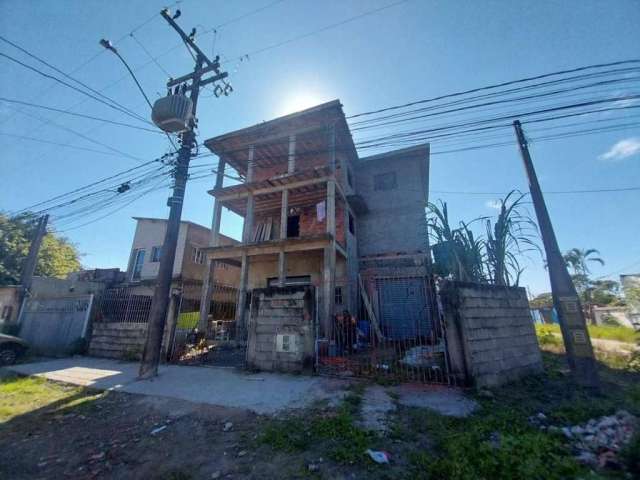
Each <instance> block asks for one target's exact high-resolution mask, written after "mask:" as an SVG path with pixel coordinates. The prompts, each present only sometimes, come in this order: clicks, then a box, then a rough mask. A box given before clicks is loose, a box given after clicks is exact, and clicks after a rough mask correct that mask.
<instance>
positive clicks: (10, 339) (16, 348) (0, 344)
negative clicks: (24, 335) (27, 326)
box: [0, 333, 29, 365]
mask: <svg viewBox="0 0 640 480" xmlns="http://www.w3.org/2000/svg"><path fill="white" fill-rule="evenodd" d="M28 349H29V344H28V343H27V342H25V341H24V340H22V339H21V338H18V337H14V336H13V335H5V334H4V333H0V365H13V364H14V363H16V360H17V359H18V358H20V357H21V356H22V355H24V354H25V352H26V351H27V350H28Z"/></svg>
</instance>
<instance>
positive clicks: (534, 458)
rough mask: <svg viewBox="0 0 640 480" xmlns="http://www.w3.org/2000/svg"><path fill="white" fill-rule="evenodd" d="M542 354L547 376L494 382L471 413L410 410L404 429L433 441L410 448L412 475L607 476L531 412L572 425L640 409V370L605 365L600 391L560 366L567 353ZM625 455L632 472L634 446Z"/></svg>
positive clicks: (462, 479) (457, 478)
mask: <svg viewBox="0 0 640 480" xmlns="http://www.w3.org/2000/svg"><path fill="white" fill-rule="evenodd" d="M544 360H545V370H546V372H547V375H544V376H540V377H534V378H529V379H526V380H524V381H521V382H517V383H513V384H510V385H508V386H504V387H501V388H499V389H495V390H493V391H492V392H493V394H494V397H493V398H492V399H483V398H477V399H476V400H477V401H478V402H479V403H480V405H481V407H480V409H479V411H477V412H476V413H474V414H473V415H472V416H470V417H468V418H463V419H459V418H450V417H443V416H440V415H437V414H435V413H433V412H429V411H426V410H417V409H411V410H405V411H404V412H403V415H404V418H403V421H404V428H409V429H410V430H412V431H413V433H414V434H422V435H427V436H428V437H429V438H430V439H431V440H432V441H433V447H432V448H431V449H425V450H420V451H413V452H412V453H411V454H410V456H409V463H410V466H409V469H410V474H409V476H408V478H416V479H418V478H429V479H452V480H467V479H468V480H471V479H476V478H491V479H496V480H501V479H505V480H506V479H511V478H519V479H539V478H545V479H561V478H587V476H589V478H602V477H598V476H597V475H591V474H589V473H588V471H587V470H586V469H585V468H584V467H583V466H581V465H579V464H578V463H576V461H575V460H574V459H573V457H572V455H571V452H570V451H569V447H568V445H567V444H566V441H565V439H564V438H563V437H562V436H561V435H558V434H552V433H547V432H545V431H541V430H539V429H538V428H536V427H534V426H532V425H531V424H530V423H529V422H528V417H529V416H532V415H535V414H537V413H538V412H543V413H544V414H545V415H546V416H547V418H548V419H549V421H550V422H551V424H553V425H556V426H567V425H575V424H579V423H584V422H586V421H587V420H589V419H591V418H594V417H600V416H602V415H610V414H612V413H614V412H615V411H616V410H618V409H621V408H624V409H626V410H628V411H630V412H631V413H633V414H634V415H640V383H639V380H640V377H639V376H638V375H633V374H630V373H628V372H626V371H616V370H612V369H609V368H606V367H604V366H601V367H602V368H601V377H602V381H603V389H602V393H601V394H599V395H594V394H593V393H592V392H590V391H588V390H584V389H582V388H580V387H578V386H577V385H575V384H574V383H573V382H572V380H571V378H570V377H567V376H566V375H564V374H562V373H561V370H562V369H563V367H564V362H563V361H562V357H560V356H558V355H553V354H547V353H545V354H544ZM398 429H399V430H400V431H401V430H402V427H399V428H398ZM637 441H638V440H637V439H636V442H637ZM624 458H625V459H628V460H626V461H627V463H628V465H629V467H628V468H629V470H630V471H633V470H632V467H631V465H632V463H633V462H635V464H636V465H638V459H639V456H638V454H637V453H636V451H635V447H634V446H633V445H632V446H630V447H628V448H627V451H626V453H625V454H624ZM612 475H613V477H612V478H624V476H623V474H620V476H619V477H616V475H618V474H617V473H613V474H612ZM607 478H609V477H607Z"/></svg>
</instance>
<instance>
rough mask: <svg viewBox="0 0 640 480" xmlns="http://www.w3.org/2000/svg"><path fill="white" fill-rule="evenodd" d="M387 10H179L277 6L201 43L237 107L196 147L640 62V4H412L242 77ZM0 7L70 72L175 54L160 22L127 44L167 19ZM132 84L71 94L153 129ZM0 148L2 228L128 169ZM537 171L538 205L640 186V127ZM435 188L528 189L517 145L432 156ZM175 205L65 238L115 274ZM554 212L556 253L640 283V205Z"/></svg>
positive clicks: (89, 74)
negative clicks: (313, 113)
mask: <svg viewBox="0 0 640 480" xmlns="http://www.w3.org/2000/svg"><path fill="white" fill-rule="evenodd" d="M391 3H395V2H394V1H393V0H388V1H376V2H365V1H328V2H314V1H311V0H283V1H281V2H277V3H275V4H274V2H270V1H269V0H262V1H255V2H253V1H251V2H249V1H246V2H221V1H207V2H204V1H196V0H184V1H183V2H181V4H180V6H179V7H180V8H181V10H182V17H181V18H180V20H179V22H180V24H181V25H182V26H183V27H184V28H185V30H189V29H190V28H191V27H192V26H197V28H198V30H199V31H201V32H202V31H204V30H206V29H209V28H211V27H214V26H216V25H220V24H224V23H226V22H227V21H229V20H232V19H236V18H237V17H239V16H242V15H243V14H245V13H247V12H251V11H253V10H255V9H257V8H259V7H261V6H267V5H269V6H268V8H265V9H264V10H263V11H261V12H259V13H256V14H255V15H251V16H247V17H246V18H244V19H241V20H237V21H233V22H231V23H228V24H227V25H225V26H222V27H220V28H219V29H218V34H217V35H216V36H215V43H214V36H213V35H207V36H203V37H200V38H199V40H198V41H199V44H200V45H201V46H202V47H203V49H204V50H205V51H207V52H208V53H210V52H211V51H212V49H215V52H216V53H217V54H220V55H221V56H222V58H223V59H226V60H229V61H228V63H226V64H225V65H224V66H225V67H226V68H228V69H229V72H230V74H231V76H230V79H231V82H232V83H233V86H234V89H235V91H234V93H233V94H232V95H231V96H229V97H228V98H219V99H216V98H215V97H211V98H202V99H201V101H200V104H199V124H200V133H201V136H200V140H203V139H205V138H209V137H211V136H214V135H218V134H221V133H224V132H227V131H230V130H234V129H237V128H242V127H245V126H248V125H251V124H254V123H257V122H260V121H262V120H268V119H271V118H274V117H276V116H278V115H280V114H283V113H287V112H290V111H292V110H293V109H295V108H296V107H307V106H311V104H313V103H320V102H323V101H327V100H331V99H334V98H339V99H340V100H341V101H342V103H343V105H344V109H345V112H346V113H347V115H349V114H355V113H359V112H362V111H368V110H372V109H376V108H380V107H384V106H390V105H396V104H400V103H405V102H408V101H413V100H418V99H422V98H427V97H432V96H436V95H441V94H446V93H450V92H453V91H456V90H465V89H469V88H474V87H477V86H482V85H486V84H492V83H496V82H501V81H506V80H511V79H515V78H519V77H525V76H530V75H536V74H540V73H545V72H550V71H555V70H562V69H565V68H571V67H578V66H582V65H587V64H594V63H601V62H610V61H615V60H621V59H628V58H634V56H635V57H637V56H638V51H639V50H638V45H640V29H638V25H640V4H639V3H638V2H637V1H634V0H629V1H623V0H618V1H615V2H596V1H566V2H560V1H539V2H519V1H515V2H507V1H502V2H500V1H483V2H445V1H439V2H438V1H426V0H409V1H406V2H404V3H401V4H399V5H396V6H393V7H391V8H388V9H385V10H383V11H381V12H379V13H376V14H372V15H368V16H364V17H362V18H360V19H357V20H355V21H353V22H349V23H346V24H344V25H341V26H338V27H336V28H332V29H328V30H326V31H324V32H321V33H318V34H315V35H312V36H309V37H307V38H303V39H300V40H298V41H294V42H291V43H288V44H285V45H283V46H281V47H279V48H272V49H269V50H266V51H264V52H262V53H256V54H251V55H250V56H249V59H248V60H246V59H245V61H243V62H237V61H236V59H238V58H239V57H241V56H242V55H243V54H245V53H247V52H255V51H257V50H259V49H260V48H262V47H265V46H270V45H274V44H277V43H280V42H283V41H285V40H288V39H290V38H294V37H297V36H299V35H302V34H305V33H307V32H310V31H314V30H316V29H319V28H322V27H324V26H326V25H329V24H333V23H336V22H339V21H341V20H343V19H346V18H350V17H353V16H355V15H358V14H359V13H362V12H365V11H368V10H371V9H373V8H376V7H378V6H384V5H388V4H391ZM1 6H2V7H3V8H2V9H3V15H2V17H1V18H0V32H1V33H2V35H4V36H6V37H7V38H8V39H10V40H12V41H15V42H17V43H19V44H20V45H22V46H23V47H25V48H27V49H29V50H30V51H32V52H33V53H36V54H37V55H39V56H41V57H44V58H46V59H47V60H48V61H50V62H51V63H53V64H54V65H56V66H58V67H59V68H61V69H62V70H64V71H66V72H71V71H74V70H75V69H76V68H77V67H78V66H80V65H82V64H84V63H85V62H86V61H87V60H88V59H90V58H92V57H94V56H95V55H96V54H99V53H100V51H101V47H100V46H99V45H98V40H99V39H100V38H103V37H104V38H109V39H111V40H116V39H119V38H123V39H122V41H120V42H119V43H118V44H117V47H118V49H119V51H120V52H121V54H122V55H123V56H124V57H125V58H126V59H127V60H128V62H129V63H130V64H131V65H132V66H133V67H134V68H136V67H137V66H139V65H141V64H144V63H147V62H148V61H149V57H148V56H147V54H146V53H145V51H144V50H143V49H142V48H141V47H140V45H139V44H138V43H137V41H139V42H140V43H142V44H143V45H144V48H146V50H147V51H149V52H150V53H151V54H152V55H154V56H155V55H157V54H160V53H162V52H165V51H167V50H169V49H170V48H171V47H174V46H175V45H177V44H178V43H179V39H178V37H177V36H176V34H175V33H174V32H173V30H172V29H171V28H170V27H169V26H168V25H167V24H166V23H165V22H164V21H163V20H162V19H161V17H160V16H159V15H158V16H157V17H156V18H154V19H153V20H152V21H150V22H149V23H147V24H146V25H144V26H143V27H141V28H140V29H139V30H137V31H135V33H134V35H135V39H134V38H132V37H130V36H128V34H129V32H130V31H131V30H132V29H133V28H134V27H136V26H138V25H140V24H141V23H142V22H144V21H146V20H147V19H149V18H150V17H151V16H152V15H153V14H154V13H156V12H159V10H160V9H161V8H162V7H163V6H165V4H164V3H163V2H156V1H144V2H142V1H134V2H132V1H120V0H111V1H109V2H103V1H57V2H42V1H24V0H23V1H14V0H3V1H2V2H1ZM174 8H175V7H174ZM136 39H137V41H136ZM0 52H4V53H7V54H11V55H14V56H16V57H18V58H21V59H24V58H25V57H24V56H21V55H19V54H18V52H16V51H15V50H14V49H12V48H11V47H9V46H8V45H6V44H0ZM158 62H159V63H160V64H161V66H162V67H163V68H164V69H166V70H168V71H169V73H171V74H172V75H174V76H179V75H182V74H184V73H187V72H188V71H190V69H191V68H192V65H193V62H192V60H191V58H190V57H189V55H188V53H187V51H186V49H184V48H177V49H175V50H173V51H172V52H171V53H169V54H167V55H164V56H161V57H160V58H159V59H158ZM0 63H1V64H2V68H1V69H0V94H1V96H3V97H8V98H13V99H19V100H24V101H32V102H35V103H39V104H45V105H48V106H51V107H55V108H62V109H66V108H68V107H70V106H72V105H74V104H77V103H79V102H81V101H83V99H84V97H83V96H81V95H80V94H77V93H75V92H73V91H70V90H68V89H66V88H64V87H62V86H55V85H54V84H53V82H51V81H49V80H47V79H44V78H42V77H39V76H37V75H36V74H34V73H33V72H29V71H27V70H24V69H22V68H20V67H19V66H17V65H13V64H11V63H10V62H8V61H7V60H6V59H4V58H0ZM30 63H33V62H30ZM124 74H125V72H124V70H123V67H122V65H121V64H120V63H119V62H118V61H117V59H116V58H115V57H113V56H112V55H109V54H107V53H101V54H99V55H98V56H97V57H96V58H95V59H94V60H92V61H91V62H89V63H88V64H86V65H85V66H84V67H82V68H80V69H79V70H77V71H76V72H75V73H74V76H76V77H77V78H78V79H80V80H82V81H84V82H86V83H87V84H89V85H91V86H92V87H93V88H96V89H98V90H101V89H102V88H104V87H106V86H109V88H108V89H107V90H105V92H104V93H105V94H107V95H109V96H110V97H112V98H114V99H116V100H117V101H119V102H120V103H122V104H124V105H127V106H128V107H130V108H132V109H133V110H135V111H136V112H138V113H140V114H143V115H145V116H147V115H148V108H147V107H146V104H145V103H144V100H143V99H142V97H141V96H140V94H139V92H138V91H137V90H136V88H135V85H134V84H133V83H132V81H131V79H130V78H124V79H123V80H121V81H119V82H118V83H115V84H114V82H116V81H117V80H119V79H120V78H121V77H123V76H124ZM136 74H137V75H138V78H139V80H140V82H141V83H142V85H143V86H144V88H145V90H146V91H147V93H148V94H149V95H150V96H151V97H152V98H155V97H157V95H158V94H160V95H162V94H164V91H165V90H164V84H165V82H166V75H165V74H164V73H163V72H162V71H161V69H160V68H159V67H158V66H157V65H155V64H153V63H151V64H150V65H149V66H147V67H145V68H142V69H140V70H137V71H136ZM112 84H113V85H112ZM636 93H637V88H636ZM13 108H14V107H13V106H8V105H6V104H4V103H0V132H2V133H10V134H14V135H16V134H17V135H27V136H31V137H37V138H39V139H42V140H46V141H50V142H58V143H68V142H70V143H71V145H74V146H79V147H85V148H93V149H101V150H104V148H103V147H98V146H96V145H95V144H92V143H90V142H87V141H86V140H83V139H80V138H77V137H75V136H74V135H72V134H70V133H69V132H68V131H65V130H62V129H60V128H54V127H52V126H51V125H42V124H41V122H39V121H37V120H34V118H33V117H29V116H25V115H23V114H21V113H16V112H15V111H14V110H13ZM21 108H22V107H21ZM25 111H26V112H28V113H29V114H30V115H37V116H39V117H42V118H49V119H53V120H54V122H56V123H58V124H60V125H63V126H66V127H69V128H73V129H75V130H77V131H80V132H82V133H84V134H86V135H87V136H90V137H91V138H94V139H96V140H98V141H100V142H102V143H104V144H107V145H110V146H112V147H113V148H117V149H119V150H122V151H125V152H127V153H129V154H131V155H134V156H136V157H140V158H144V159H152V158H155V157H157V156H159V155H161V154H163V153H164V152H165V151H166V148H167V145H166V143H167V142H166V139H164V138H163V137H162V136H160V135H155V134H152V133H148V132H142V131H137V130H132V129H128V128H121V127H117V126H110V125H103V124H100V123H94V122H90V121H88V120H82V119H77V118H72V117H66V116H58V115H57V114H55V113H52V112H44V111H38V110H31V109H26V108H25ZM74 111H77V112H81V113H85V114H89V115H96V116H101V117H106V118H109V119H113V120H118V121H125V122H129V121H131V119H128V118H127V117H124V116H122V115H120V114H119V113H118V112H115V111H113V110H111V109H109V108H107V107H105V106H103V105H100V104H98V103H96V102H94V101H92V100H88V101H86V102H84V103H82V104H80V105H78V106H77V107H76V108H75V109H74ZM620 118H624V117H622V116H621V117H620ZM506 138H507V139H509V137H508V136H507V137H506ZM619 142H622V143H619ZM0 144H1V147H2V155H1V160H0V162H1V165H2V170H1V171H2V175H0V192H1V196H0V209H2V210H8V211H11V210H15V209H19V208H22V207H25V206H27V205H29V204H32V203H35V202H37V201H41V200H44V199H47V198H49V197H51V196H54V195H57V194H59V193H63V192H66V191H68V190H71V189H73V188H76V187H77V186H80V185H83V184H86V183H89V182H91V181H94V180H96V179H99V178H101V177H104V176H107V175H110V174H112V173H114V172H117V171H119V170H123V169H125V168H129V167H133V166H135V165H136V162H135V161H133V160H131V159H129V158H127V157H122V156H112V155H102V154H96V153H93V152H88V151H82V150H76V149H71V148H62V147H59V146H55V145H51V144H43V143H35V142H31V141H27V140H24V139H17V138H15V137H9V136H3V135H0ZM616 145H617V146H616ZM612 149H613V150H612ZM434 150H435V146H434ZM607 152H609V155H607ZM532 155H533V158H534V161H535V163H536V167H537V170H538V174H539V176H540V180H541V184H542V186H543V189H544V190H549V191H557V190H576V189H598V188H616V187H632V186H634V187H635V186H638V185H640V130H639V129H638V128H637V127H635V128H629V129H627V130H619V131H615V132H607V133H598V134H594V135H589V136H580V137H575V138H565V139H561V140H557V141H552V142H546V143H539V144H533V145H532ZM212 183H213V178H211V179H203V180H198V181H196V182H193V183H192V184H191V185H190V186H189V188H188V191H187V198H186V202H185V208H184V214H183V217H184V218H185V219H188V220H192V221H195V222H198V223H201V224H204V225H208V224H209V222H210V217H211V206H212V199H211V197H210V196H208V195H207V194H206V190H207V189H208V188H210V187H211V184H212ZM430 183H431V189H432V190H434V191H437V190H443V191H500V192H502V191H509V190H511V189H513V188H519V189H522V190H524V189H525V188H526V181H525V177H524V172H523V169H522V165H521V161H520V157H519V155H518V151H517V147H516V144H515V142H514V143H513V145H511V146H506V147H502V148H495V149H487V150H477V151H468V152H461V153H456V154H449V155H440V156H437V155H434V156H433V158H432V163H431V182H430ZM167 195H168V191H167V190H162V191H159V192H156V193H154V194H151V195H149V196H147V197H145V198H143V199H141V200H140V201H139V202H136V203H133V204H131V205H129V206H128V207H126V208H124V209H123V210H121V211H119V212H118V213H116V214H114V215H112V216H110V217H107V218H104V219H103V220H101V221H99V222H96V223H93V224H91V225H88V226H86V227H83V228H78V229H75V230H70V231H68V232H67V233H66V235H68V236H69V238H70V239H71V240H72V241H74V242H76V243H77V245H78V247H79V249H80V251H81V252H82V253H83V254H84V257H83V264H84V265H85V266H86V267H109V266H119V267H122V268H125V267H126V263H127V259H128V255H129V248H130V242H131V239H132V237H133V231H134V227H135V222H134V221H133V220H132V219H131V216H134V215H136V216H157V217H166V216H167V215H168V208H167V207H166V197H167ZM439 198H441V199H443V200H446V201H447V202H448V204H449V209H450V212H451V215H452V217H453V218H456V219H460V220H470V219H472V218H474V217H477V216H480V215H490V214H493V213H494V212H495V210H494V209H492V208H491V201H492V200H495V197H492V196H480V195H459V194H438V193H433V194H432V196H431V200H436V199H439ZM547 201H548V208H549V211H550V214H551V217H552V220H553V222H554V225H555V228H556V235H557V237H558V241H559V243H560V247H561V248H562V249H568V248H572V247H580V248H597V249H599V250H600V252H601V254H602V257H603V258H604V259H605V261H606V265H605V266H604V267H599V266H597V265H595V266H594V268H593V273H594V274H595V275H596V276H599V275H605V274H608V273H615V274H616V275H617V274H618V273H631V272H632V271H639V270H640V242H639V241H638V235H639V234H640V215H639V214H638V212H639V211H640V193H639V192H638V191H637V190H636V191H627V192H616V193H603V194H584V195H548V196H547ZM238 232H239V225H238V222H237V220H236V219H234V218H233V217H232V216H230V215H226V216H225V217H224V218H223V233H228V234H231V235H235V236H237V235H238ZM526 263H527V270H526V271H525V274H524V276H523V283H524V284H525V285H527V286H529V287H530V289H531V291H532V292H533V293H539V292H542V291H546V290H548V282H547V278H546V272H545V270H544V269H543V268H542V261H541V259H540V258H539V256H538V257H536V256H535V255H534V256H532V257H531V260H528V261H527V262H526Z"/></svg>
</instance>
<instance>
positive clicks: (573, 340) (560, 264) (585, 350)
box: [513, 120, 599, 388]
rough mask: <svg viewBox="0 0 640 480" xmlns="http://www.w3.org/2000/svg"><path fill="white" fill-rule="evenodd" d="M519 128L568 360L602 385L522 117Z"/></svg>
mask: <svg viewBox="0 0 640 480" xmlns="http://www.w3.org/2000/svg"><path fill="white" fill-rule="evenodd" d="M513 127H514V128H515V131H516V137H517V139H518V146H519V147H520V154H521V155H522V161H523V162H524V168H525V171H526V173H527V178H528V179H529V191H530V192H531V200H532V201H533V206H534V208H535V211H536V217H537V219H538V226H539V228H540V234H541V236H542V243H543V244H544V250H545V254H546V257H547V268H548V269H549V280H550V281H551V293H552V294H553V306H554V307H555V309H556V312H557V314H558V319H559V321H560V330H561V331H562V338H563V339H564V346H565V349H566V352H567V360H568V363H569V367H570V368H571V370H572V372H573V375H574V377H575V379H576V381H577V382H578V383H579V384H581V385H583V386H587V387H592V388H599V379H598V371H597V369H596V363H595V358H594V356H593V348H592V346H591V339H590V338H589V331H588V330H587V324H586V322H585V319H584V313H583V312H582V306H581V305H580V298H579V297H578V294H577V292H576V288H575V286H574V285H573V281H572V280H571V276H570V275H569V271H568V270H567V265H566V263H565V261H564V258H563V257H562V253H561V252H560V248H559V247H558V241H557V240H556V236H555V233H554V231H553V226H552V225H551V219H550V218H549V212H548V211H547V206H546V205H545V203H544V198H543V196H542V191H541V190H540V184H539V183H538V177H537V175H536V171H535V169H534V168H533V162H532V161H531V155H530V154H529V146H528V144H527V140H526V138H525V136H524V132H523V131H522V125H521V124H520V121H519V120H516V121H515V122H513Z"/></svg>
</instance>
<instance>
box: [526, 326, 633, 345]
mask: <svg viewBox="0 0 640 480" xmlns="http://www.w3.org/2000/svg"><path fill="white" fill-rule="evenodd" d="M587 328H588V330H589V335H591V338H600V339H603V340H617V341H618V342H627V343H635V342H637V341H638V339H639V338H640V333H638V332H636V331H635V330H634V329H633V328H628V327H620V326H610V325H589V326H588V327H587ZM536 333H537V335H538V340H540V343H541V344H542V345H544V344H545V343H544V342H547V341H548V342H550V343H553V340H551V339H550V338H549V337H550V336H555V337H557V338H558V339H559V343H558V344H559V345H560V344H562V338H561V337H558V335H560V325H557V324H539V323H536ZM553 334H555V335H553Z"/></svg>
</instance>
